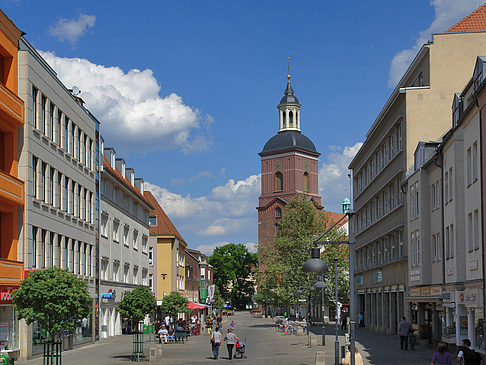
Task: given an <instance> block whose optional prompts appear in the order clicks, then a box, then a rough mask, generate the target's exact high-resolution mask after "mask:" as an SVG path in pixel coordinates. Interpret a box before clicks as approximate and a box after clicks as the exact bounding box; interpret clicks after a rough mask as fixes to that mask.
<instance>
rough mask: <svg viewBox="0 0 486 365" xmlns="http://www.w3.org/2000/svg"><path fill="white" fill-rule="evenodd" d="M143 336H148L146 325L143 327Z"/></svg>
mask: <svg viewBox="0 0 486 365" xmlns="http://www.w3.org/2000/svg"><path fill="white" fill-rule="evenodd" d="M143 334H144V335H148V334H149V326H148V325H147V324H144V325H143Z"/></svg>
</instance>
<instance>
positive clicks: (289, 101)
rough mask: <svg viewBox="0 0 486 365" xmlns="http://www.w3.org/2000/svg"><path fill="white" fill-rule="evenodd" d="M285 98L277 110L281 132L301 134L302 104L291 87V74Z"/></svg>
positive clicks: (288, 76)
mask: <svg viewBox="0 0 486 365" xmlns="http://www.w3.org/2000/svg"><path fill="white" fill-rule="evenodd" d="M284 94H285V95H284V97H283V98H282V99H281V100H280V104H278V106H277V108H278V111H279V124H278V126H279V128H278V131H279V132H284V131H298V132H300V104H299V100H297V98H296V97H295V96H294V90H293V89H292V85H290V73H289V74H288V75H287V88H286V89H285V92H284Z"/></svg>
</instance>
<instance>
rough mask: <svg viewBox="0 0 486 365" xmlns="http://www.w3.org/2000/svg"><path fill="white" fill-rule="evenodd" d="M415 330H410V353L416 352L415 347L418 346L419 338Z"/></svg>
mask: <svg viewBox="0 0 486 365" xmlns="http://www.w3.org/2000/svg"><path fill="white" fill-rule="evenodd" d="M415 331H416V330H415V328H411V329H410V333H409V334H408V344H409V345H410V351H414V350H415V345H416V344H417V336H416V335H415V334H414V332H415Z"/></svg>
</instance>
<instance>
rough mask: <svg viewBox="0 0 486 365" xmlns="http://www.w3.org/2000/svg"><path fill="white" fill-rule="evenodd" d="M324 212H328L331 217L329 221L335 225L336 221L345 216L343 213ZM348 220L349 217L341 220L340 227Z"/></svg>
mask: <svg viewBox="0 0 486 365" xmlns="http://www.w3.org/2000/svg"><path fill="white" fill-rule="evenodd" d="M324 214H327V216H328V218H329V223H330V225H333V224H334V223H336V222H337V221H338V220H340V219H341V218H342V217H343V215H344V214H343V213H335V212H327V211H326V212H324ZM347 222H348V218H347V217H346V218H344V219H343V220H342V221H341V222H339V224H338V227H342V226H344V225H345V224H346V223H347Z"/></svg>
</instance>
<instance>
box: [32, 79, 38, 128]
mask: <svg viewBox="0 0 486 365" xmlns="http://www.w3.org/2000/svg"><path fill="white" fill-rule="evenodd" d="M38 95H39V90H37V88H36V87H35V86H32V125H33V126H34V127H35V128H37V129H39V124H38V119H37V98H38Z"/></svg>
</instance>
